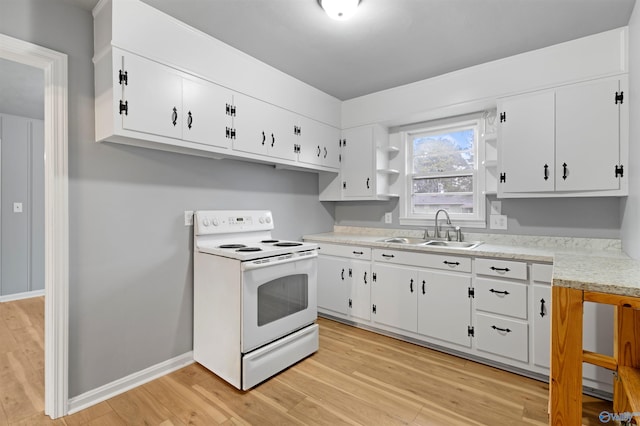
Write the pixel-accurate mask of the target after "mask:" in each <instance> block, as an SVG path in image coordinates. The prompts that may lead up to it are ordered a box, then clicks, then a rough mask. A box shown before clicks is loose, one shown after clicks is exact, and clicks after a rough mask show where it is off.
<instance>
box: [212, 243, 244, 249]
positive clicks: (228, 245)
mask: <svg viewBox="0 0 640 426" xmlns="http://www.w3.org/2000/svg"><path fill="white" fill-rule="evenodd" d="M245 247H246V246H245V245H244V244H223V245H221V246H218V248H221V249H239V248H245Z"/></svg>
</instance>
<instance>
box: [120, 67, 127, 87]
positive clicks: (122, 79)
mask: <svg viewBox="0 0 640 426" xmlns="http://www.w3.org/2000/svg"><path fill="white" fill-rule="evenodd" d="M118 79H119V80H120V84H121V85H122V83H124V85H125V86H127V85H129V73H127V72H126V71H125V72H122V70H120V71H119V72H118Z"/></svg>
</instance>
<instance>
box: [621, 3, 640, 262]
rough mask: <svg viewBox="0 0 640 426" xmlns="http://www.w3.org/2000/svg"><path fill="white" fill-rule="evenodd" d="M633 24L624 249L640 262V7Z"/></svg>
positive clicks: (630, 49) (630, 52) (623, 231)
mask: <svg viewBox="0 0 640 426" xmlns="http://www.w3.org/2000/svg"><path fill="white" fill-rule="evenodd" d="M638 4H639V3H637V2H636V6H635V7H634V9H633V13H632V14H631V19H630V20H629V86H630V87H629V88H630V89H631V95H630V96H629V99H632V100H631V102H630V104H629V116H630V117H631V120H630V125H631V129H630V132H629V140H630V147H629V151H630V152H629V159H630V161H629V167H628V170H629V197H627V198H626V199H624V200H622V203H621V204H622V207H621V209H622V215H623V219H622V230H621V233H622V244H623V245H622V247H623V249H624V251H625V252H626V253H627V254H628V255H629V256H631V257H633V258H635V259H640V120H639V119H638V118H639V117H640V102H638V99H640V6H638Z"/></svg>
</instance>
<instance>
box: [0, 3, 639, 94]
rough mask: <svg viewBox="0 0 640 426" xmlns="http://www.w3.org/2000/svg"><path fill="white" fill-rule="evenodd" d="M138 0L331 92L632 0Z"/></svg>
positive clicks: (362, 89)
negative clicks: (350, 9) (341, 17)
mask: <svg viewBox="0 0 640 426" xmlns="http://www.w3.org/2000/svg"><path fill="white" fill-rule="evenodd" d="M62 1H64V2H66V3H69V4H73V5H76V6H79V7H81V8H84V9H86V10H91V9H92V8H93V7H94V6H95V4H96V3H97V0H62ZM142 1H144V2H145V3H148V4H149V5H151V6H153V7H155V8H157V9H160V10H162V11H164V12H166V13H168V14H170V15H172V16H174V17H176V18H177V19H179V20H181V21H184V22H186V23H187V24H189V25H191V26H193V27H196V28H198V29H200V30H201V31H203V32H205V33H208V34H210V35H212V36H213V37H215V38H217V39H219V40H222V41H224V42H225V43H227V44H229V45H231V46H233V47H235V48H237V49H239V50H241V51H243V52H246V53H248V54H249V55H251V56H253V57H256V58H258V59H260V60H261V61H263V62H266V63H267V64H269V65H271V66H273V67H275V68H277V69H279V70H282V71H284V72H285V73H287V74H289V75H292V76H294V77H296V78H298V79H299V80H302V81H304V82H306V83H308V84H310V85H311V86H314V87H316V88H318V89H320V90H322V91H323V92H326V93H329V94H331V95H333V96H335V97H336V98H338V99H341V100H346V99H351V98H354V97H358V96H362V95H366V94H369V93H373V92H377V91H380V90H384V89H388V88H391V87H395V86H399V85H403V84H408V83H412V82H415V81H419V80H423V79H426V78H430V77H434V76H437V75H440V74H444V73H447V72H451V71H455V70H458V69H462V68H466V67H469V66H473V65H477V64H480V63H484V62H488V61H491V60H495V59H499V58H503V57H507V56H511V55H515V54H518V53H522V52H526V51H530V50H533V49H538V48H542V47H545V46H550V45H553V44H557V43H561V42H563V41H568V40H573V39H576V38H579V37H583V36H587V35H590V34H595V33H599V32H602V31H606V30H609V29H613V28H618V27H621V26H625V25H627V24H628V23H629V17H630V15H631V12H632V10H633V7H634V4H635V0H361V3H360V7H359V8H358V11H357V13H356V15H355V16H354V17H353V18H351V19H350V20H348V21H334V20H331V19H329V18H328V17H327V16H326V15H325V14H324V12H323V10H322V9H321V8H320V6H319V5H318V3H317V0H142ZM3 72H4V68H3Z"/></svg>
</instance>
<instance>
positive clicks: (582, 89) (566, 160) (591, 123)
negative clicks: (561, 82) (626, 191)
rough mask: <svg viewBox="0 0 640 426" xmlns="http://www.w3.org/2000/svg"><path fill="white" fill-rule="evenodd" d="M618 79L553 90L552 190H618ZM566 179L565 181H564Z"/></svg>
mask: <svg viewBox="0 0 640 426" xmlns="http://www.w3.org/2000/svg"><path fill="white" fill-rule="evenodd" d="M618 91H619V82H618V80H605V81H598V82H596V83H590V84H585V85H575V86H569V87H565V88H562V89H558V90H557V91H556V172H555V175H556V190H557V191H594V190H610V189H619V187H620V179H619V178H618V177H616V175H615V167H616V166H617V165H619V164H620V124H619V117H620V113H619V109H620V104H616V103H615V93H616V92H618ZM565 176H566V178H565Z"/></svg>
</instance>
